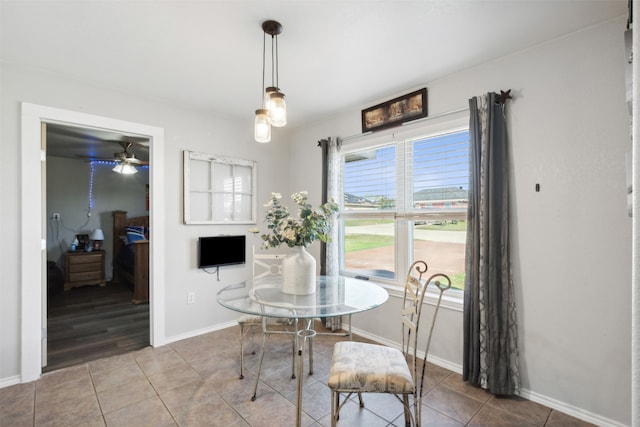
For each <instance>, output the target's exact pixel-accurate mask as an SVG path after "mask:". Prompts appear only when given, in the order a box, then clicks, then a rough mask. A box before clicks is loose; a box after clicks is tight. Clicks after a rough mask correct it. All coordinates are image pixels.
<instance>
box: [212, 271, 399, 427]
mask: <svg viewBox="0 0 640 427" xmlns="http://www.w3.org/2000/svg"><path fill="white" fill-rule="evenodd" d="M281 289H282V276H267V277H265V278H261V279H258V280H256V281H255V282H254V281H252V280H247V281H245V282H241V283H237V284H234V285H229V286H226V287H225V288H223V289H221V290H220V291H219V292H218V295H217V300H218V303H219V304H220V305H222V306H223V307H226V308H228V309H231V310H234V311H237V312H240V313H245V314H250V315H255V316H262V318H263V321H262V324H263V331H264V328H265V327H266V323H265V320H264V319H266V318H267V317H275V318H287V319H294V320H295V321H296V323H297V321H298V320H300V319H304V320H306V322H305V325H306V326H305V327H304V329H301V330H299V331H297V347H298V358H299V363H298V375H297V386H296V397H297V399H296V409H297V413H296V426H300V425H301V419H302V418H301V413H302V390H303V386H302V377H303V375H302V366H303V363H302V359H303V351H304V343H305V341H306V340H307V339H312V338H313V337H314V336H315V335H316V332H315V331H314V330H313V319H315V318H323V317H333V316H344V315H351V314H356V313H361V312H363V311H367V310H371V309H373V308H376V307H378V306H380V305H382V304H384V303H385V302H386V301H387V299H388V298H389V294H388V293H387V291H386V290H385V289H384V288H383V287H382V286H380V285H378V284H375V283H372V282H369V281H367V280H362V279H356V278H354V277H347V276H318V277H317V279H316V291H315V293H313V294H310V295H290V294H285V293H283V292H282V291H281ZM263 356H264V334H263V341H262V347H261V349H260V358H259V360H260V365H262V358H263ZM259 371H260V368H258V372H259ZM258 378H259V374H258V377H256V383H255V386H254V395H253V397H252V400H255V391H256V389H257V385H258Z"/></svg>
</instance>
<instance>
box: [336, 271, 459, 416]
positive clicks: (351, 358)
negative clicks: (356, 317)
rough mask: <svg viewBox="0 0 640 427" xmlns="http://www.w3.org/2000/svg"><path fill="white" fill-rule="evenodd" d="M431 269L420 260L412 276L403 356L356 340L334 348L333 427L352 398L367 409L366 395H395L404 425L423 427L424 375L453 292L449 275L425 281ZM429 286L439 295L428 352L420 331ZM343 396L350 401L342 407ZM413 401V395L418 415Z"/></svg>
mask: <svg viewBox="0 0 640 427" xmlns="http://www.w3.org/2000/svg"><path fill="white" fill-rule="evenodd" d="M427 270H428V266H427V263H426V262H424V261H415V262H414V263H413V264H412V265H411V267H410V268H409V272H408V273H407V277H406V280H405V287H404V298H403V303H402V310H401V319H402V340H401V343H402V350H401V351H400V350H398V349H395V348H392V347H387V346H384V345H378V344H369V343H362V342H354V341H341V342H338V343H336V345H335V346H334V351H333V357H332V359H331V368H330V371H329V380H328V386H329V388H330V389H331V426H332V427H335V426H336V424H337V422H338V419H339V416H340V409H342V407H343V406H344V404H345V403H346V402H347V401H348V399H349V397H350V396H351V395H352V394H353V393H357V394H358V399H359V402H360V406H361V407H364V401H363V399H362V393H390V394H393V395H395V396H396V397H397V398H398V400H400V402H402V404H403V406H404V418H405V424H406V425H407V426H411V425H413V426H420V423H421V415H422V405H421V402H422V397H423V394H424V393H425V392H426V389H427V386H426V384H425V370H426V367H427V362H426V360H427V355H428V354H429V345H430V343H431V336H432V334H433V328H434V325H435V321H436V316H437V314H438V310H439V308H440V303H441V301H442V294H443V293H444V291H446V290H447V289H449V288H451V280H450V279H449V277H448V276H447V275H445V274H441V273H436V274H433V275H431V276H430V277H428V278H426V273H427ZM429 284H433V286H435V287H436V288H437V290H438V292H439V294H438V300H437V303H436V305H435V309H434V313H433V316H432V318H431V325H430V327H429V334H428V336H427V340H426V347H419V342H418V332H419V327H420V324H421V317H422V311H423V307H424V305H425V304H424V297H425V295H426V293H427V287H428V286H429ZM427 326H429V325H427ZM418 348H425V351H424V359H423V361H422V363H420V362H419V356H418ZM420 356H422V355H420ZM343 393H344V394H346V397H345V399H344V400H343V401H342V403H340V396H341V395H342V394H343ZM410 396H413V406H414V408H413V413H412V411H411V405H410V404H411V402H410Z"/></svg>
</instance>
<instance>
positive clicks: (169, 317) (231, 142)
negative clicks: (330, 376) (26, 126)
mask: <svg viewBox="0 0 640 427" xmlns="http://www.w3.org/2000/svg"><path fill="white" fill-rule="evenodd" d="M0 91H1V92H2V99H1V102H2V104H1V108H2V129H1V130H0V132H1V133H0V136H1V142H0V197H1V200H2V203H1V204H0V213H1V216H0V217H1V218H2V221H0V239H1V240H2V241H4V242H5V244H4V245H3V248H2V256H1V257H0V272H1V273H2V281H0V295H2V297H0V345H1V347H0V386H2V385H3V384H5V385H6V384H9V383H11V382H15V381H16V379H17V378H18V375H19V373H20V345H21V343H20V336H21V332H20V323H21V320H20V319H21V316H20V306H21V302H20V293H21V279H20V271H21V262H22V260H21V259H20V255H19V254H20V250H19V248H20V245H21V236H20V228H21V217H22V214H21V208H20V206H21V203H22V196H21V194H20V191H19V189H20V182H19V178H20V176H21V171H20V164H21V159H20V102H29V103H33V104H39V105H45V106H49V107H55V108H60V109H66V110H72V111H78V112H82V113H88V114H92V115H98V116H104V117H111V118H115V119H119V120H126V121H129V122H135V123H142V124H145V125H150V126H158V127H161V128H164V141H165V143H164V158H165V165H164V172H165V176H164V182H163V186H164V189H165V193H164V194H159V195H155V196H156V197H164V198H165V206H166V212H165V215H164V217H165V223H164V225H163V226H162V227H160V228H159V229H157V230H152V232H153V233H164V237H165V242H166V247H165V248H164V251H165V259H162V260H159V261H158V262H159V263H160V265H162V266H163V267H162V274H163V275H164V280H165V283H166V289H165V298H166V301H167V303H166V307H164V312H165V313H166V319H165V323H166V328H165V330H166V336H165V337H164V338H165V339H164V340H162V341H163V342H167V341H171V340H172V339H175V338H176V337H177V338H179V337H181V336H185V335H190V334H196V333H198V331H201V330H206V329H208V328H212V327H215V325H221V324H224V323H226V322H229V321H231V320H232V319H234V318H235V317H237V315H236V314H234V313H232V312H230V311H228V310H226V309H223V308H222V307H221V306H219V305H218V304H217V303H216V302H215V294H216V292H217V291H218V290H219V289H220V288H221V287H222V286H224V285H226V284H229V283H232V282H233V281H237V280H241V279H244V278H247V277H249V276H250V274H251V273H250V271H251V269H250V268H249V266H248V265H247V266H244V267H228V268H222V269H221V272H220V282H217V281H216V279H215V276H211V275H208V274H206V273H203V272H201V271H199V270H198V269H197V268H196V245H197V238H198V236H201V235H215V234H231V233H239V234H240V233H242V234H245V233H247V229H248V228H249V227H247V226H193V225H190V226H186V225H183V222H182V151H183V150H194V151H201V152H207V153H213V154H220V155H225V156H231V157H239V158H244V159H249V160H256V161H257V163H258V198H259V203H260V204H262V201H266V200H267V199H268V197H269V194H270V193H271V191H281V192H283V193H285V194H286V193H288V192H289V182H290V179H289V152H288V141H287V140H286V139H282V138H281V139H280V140H278V139H277V136H276V137H275V138H274V140H273V141H272V142H271V143H270V144H256V143H255V142H254V140H253V110H249V111H248V113H247V119H246V121H238V120H234V119H231V118H229V117H225V116H222V115H219V114H215V113H212V112H206V111H197V110H194V109H192V108H190V107H189V106H183V105H176V104H175V103H171V102H168V101H164V100H160V99H150V98H143V97H136V96H134V95H131V94H125V93H118V92H115V91H112V90H106V89H103V88H100V87H95V86H91V85H89V84H83V83H81V82H74V81H69V80H65V79H63V78H60V77H59V76H57V75H51V74H41V73H35V72H31V71H28V70H24V69H16V68H14V67H12V66H8V65H6V64H2V68H1V69H0ZM34 177H37V175H35V176H34ZM83 194H85V192H84V190H83ZM25 197H26V198H27V200H25V202H26V204H27V206H29V205H31V204H33V206H37V205H38V203H37V201H38V197H39V195H35V194H28V195H25ZM252 238H253V237H249V238H248V241H249V242H250V243H251V242H252ZM249 250H250V248H248V251H249ZM25 262H34V261H32V260H25ZM188 291H194V292H195V293H196V302H195V304H193V305H187V292H188Z"/></svg>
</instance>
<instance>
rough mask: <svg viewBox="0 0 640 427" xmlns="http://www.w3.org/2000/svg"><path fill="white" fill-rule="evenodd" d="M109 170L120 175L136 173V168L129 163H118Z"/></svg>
mask: <svg viewBox="0 0 640 427" xmlns="http://www.w3.org/2000/svg"><path fill="white" fill-rule="evenodd" d="M111 170H112V171H114V172H116V173H121V174H122V175H132V174H134V173H138V169H136V168H135V167H134V166H133V165H130V164H129V163H119V164H117V165H116V166H115V167H114V168H113V169H111Z"/></svg>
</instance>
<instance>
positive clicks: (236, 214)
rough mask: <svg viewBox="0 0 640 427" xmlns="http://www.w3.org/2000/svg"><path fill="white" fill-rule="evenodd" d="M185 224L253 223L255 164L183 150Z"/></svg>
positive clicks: (255, 180)
mask: <svg viewBox="0 0 640 427" xmlns="http://www.w3.org/2000/svg"><path fill="white" fill-rule="evenodd" d="M183 159H184V180H183V182H184V223H185V224H255V223H256V211H257V201H256V197H257V192H256V183H257V163H256V162H255V161H253V160H245V159H238V158H232V157H224V156H218V155H214V154H206V153H198V152H194V151H187V150H185V151H184V157H183Z"/></svg>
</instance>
